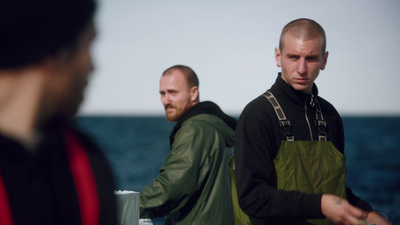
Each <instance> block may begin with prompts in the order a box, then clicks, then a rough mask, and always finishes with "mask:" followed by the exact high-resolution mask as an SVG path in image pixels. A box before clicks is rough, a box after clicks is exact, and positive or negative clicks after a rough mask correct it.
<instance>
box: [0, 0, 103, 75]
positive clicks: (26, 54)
mask: <svg viewBox="0 0 400 225" xmlns="http://www.w3.org/2000/svg"><path fill="white" fill-rule="evenodd" d="M95 10H96V3H95V2H94V0H34V1H32V0H0V69H13V68H20V67H24V66H27V65H32V64H35V63H38V62H40V61H41V60H43V59H44V58H46V57H49V56H52V55H55V54H56V53H57V52H59V51H60V50H61V49H64V48H70V47H74V44H75V43H76V41H77V39H78V37H79V35H80V34H81V32H83V30H84V29H85V27H86V26H87V25H88V24H89V22H90V21H91V20H92V18H93V16H94V12H95Z"/></svg>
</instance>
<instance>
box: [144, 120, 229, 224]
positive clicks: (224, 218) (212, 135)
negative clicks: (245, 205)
mask: <svg viewBox="0 0 400 225" xmlns="http://www.w3.org/2000/svg"><path fill="white" fill-rule="evenodd" d="M173 138H174V141H173V144H172V146H171V152H170V154H169V156H168V157H167V159H166V161H165V163H164V165H163V166H162V168H161V169H160V174H159V175H158V176H157V178H156V179H155V180H153V181H152V183H151V184H149V185H147V186H146V187H145V188H144V189H143V190H142V192H141V193H140V217H141V218H154V217H162V216H167V218H166V224H190V225H195V224H201V225H204V224H224V225H230V224H234V221H233V209H232V198H231V186H230V185H231V183H230V175H229V170H228V167H227V162H228V159H229V158H230V156H231V155H232V148H233V143H234V141H233V138H234V129H232V127H230V126H228V125H227V123H226V122H224V120H222V119H221V118H219V117H218V116H215V115H211V114H197V115H194V116H192V117H190V118H188V119H186V120H185V121H184V122H183V123H182V125H181V127H180V128H179V130H177V132H176V133H175V135H174V137H173Z"/></svg>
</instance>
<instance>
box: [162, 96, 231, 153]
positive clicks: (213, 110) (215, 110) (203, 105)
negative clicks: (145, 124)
mask: <svg viewBox="0 0 400 225" xmlns="http://www.w3.org/2000/svg"><path fill="white" fill-rule="evenodd" d="M199 114H211V115H214V116H217V117H219V118H220V119H222V120H223V121H224V122H225V123H226V124H227V125H228V126H229V127H231V128H232V129H233V130H235V128H236V120H235V119H234V118H232V117H230V116H228V115H227V114H225V113H224V112H222V110H221V109H220V108H219V106H218V105H217V104H215V103H213V102H210V101H205V102H200V103H198V104H196V105H194V106H193V107H191V108H190V109H188V110H187V111H186V112H185V113H183V114H182V116H181V117H180V118H179V119H178V121H177V123H176V125H175V127H174V129H173V130H172V132H171V134H170V135H169V143H170V146H171V147H172V144H173V143H174V137H175V134H176V133H177V132H178V131H179V129H180V128H181V127H182V124H183V123H184V122H185V121H186V120H188V119H189V118H191V117H193V116H196V115H199Z"/></svg>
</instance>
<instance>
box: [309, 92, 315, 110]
mask: <svg viewBox="0 0 400 225" xmlns="http://www.w3.org/2000/svg"><path fill="white" fill-rule="evenodd" d="M310 106H311V107H314V106H315V102H314V95H311V100H310Z"/></svg>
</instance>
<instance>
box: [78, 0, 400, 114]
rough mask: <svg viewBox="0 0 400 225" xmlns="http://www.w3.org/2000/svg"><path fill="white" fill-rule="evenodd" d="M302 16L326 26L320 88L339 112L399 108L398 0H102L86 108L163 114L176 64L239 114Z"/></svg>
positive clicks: (262, 85)
mask: <svg viewBox="0 0 400 225" xmlns="http://www.w3.org/2000/svg"><path fill="white" fill-rule="evenodd" d="M300 17H306V18H310V19H314V20H316V21H317V22H318V23H320V24H321V25H322V27H324V29H325V32H326V35H327V50H328V51H329V58H328V64H327V66H326V69H325V70H324V71H321V73H320V76H319V77H318V79H317V80H316V84H317V86H318V88H319V94H320V96H321V97H323V98H325V99H326V100H328V101H329V102H331V103H332V104H333V105H334V106H335V107H336V109H337V110H338V111H339V113H340V114H342V115H348V114H362V115H371V114H379V115H400V99H399V96H400V95H399V94H398V89H399V87H398V86H399V83H400V72H399V65H400V44H399V41H400V1H397V0H362V1H361V0H358V1H349V0H335V1H317V0H304V1H297V0H286V1H285V0H282V1H268V0H259V1H254V0H250V1H245V0H230V1H228V0H202V1H200V0H198V1H194V0H192V1H188V0H186V1H177V0H142V1H139V0H100V7H99V10H98V13H97V17H96V20H97V26H98V31H99V35H98V38H97V40H96V42H95V44H94V48H93V54H94V61H95V64H96V70H95V72H94V73H93V77H92V80H91V83H90V85H89V87H88V89H87V91H86V99H85V102H84V103H83V104H82V107H81V110H80V114H86V115H87V114H129V115H149V114H152V115H154V114H155V115H163V114H164V111H163V107H162V105H161V101H160V97H159V93H158V88H159V78H160V76H161V73H162V72H163V71H164V70H165V69H166V68H168V67H170V66H172V65H176V64H183V65H187V66H190V67H191V68H192V69H193V70H194V71H195V72H196V73H197V75H198V76H199V79H200V98H201V99H200V100H202V101H205V100H211V101H214V102H215V103H217V104H218V105H219V106H220V107H221V108H222V109H223V110H224V111H226V112H227V113H229V114H240V112H241V111H242V109H243V108H244V107H245V105H246V104H247V103H248V102H250V101H251V100H252V99H254V98H256V97H257V96H258V95H260V94H261V93H263V92H264V91H265V90H266V89H268V88H269V87H270V86H271V85H272V84H273V83H274V81H275V79H276V76H277V73H278V72H279V71H280V68H278V67H277V66H276V63H275V59H274V48H275V47H276V46H277V45H278V41H279V35H280V32H281V29H282V28H283V26H284V25H285V24H287V23H288V22H290V21H291V20H293V19H297V18H300Z"/></svg>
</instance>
